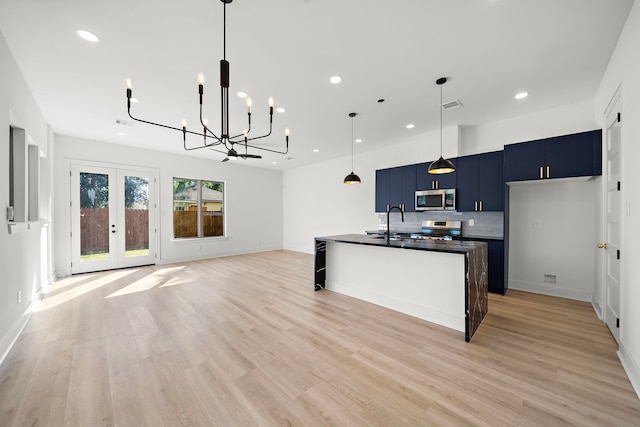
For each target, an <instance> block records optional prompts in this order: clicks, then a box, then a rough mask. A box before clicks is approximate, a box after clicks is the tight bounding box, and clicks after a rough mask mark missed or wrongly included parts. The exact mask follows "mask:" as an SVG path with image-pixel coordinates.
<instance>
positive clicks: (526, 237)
mask: <svg viewBox="0 0 640 427" xmlns="http://www.w3.org/2000/svg"><path fill="white" fill-rule="evenodd" d="M600 180H601V178H600V177H598V178H595V179H591V180H589V181H584V180H579V181H571V180H553V181H550V182H544V183H538V182H534V183H526V184H518V185H511V186H510V188H509V197H510V212H509V218H510V220H509V221H510V223H509V245H510V248H509V249H510V250H509V289H521V290H526V291H530V292H537V293H541V294H548V295H555V296H563V297H567V298H572V299H578V300H582V301H590V300H591V296H592V294H593V289H594V287H595V266H594V264H593V263H592V262H590V261H591V260H593V259H594V258H595V252H596V250H597V249H596V242H595V236H596V232H595V230H596V229H597V226H598V224H597V222H596V200H597V199H598V198H599V197H600V195H599V194H600V193H599V192H600V185H599V184H600ZM558 181H559V182H558ZM545 274H548V275H554V276H556V283H555V284H553V283H545V277H544V275H545Z"/></svg>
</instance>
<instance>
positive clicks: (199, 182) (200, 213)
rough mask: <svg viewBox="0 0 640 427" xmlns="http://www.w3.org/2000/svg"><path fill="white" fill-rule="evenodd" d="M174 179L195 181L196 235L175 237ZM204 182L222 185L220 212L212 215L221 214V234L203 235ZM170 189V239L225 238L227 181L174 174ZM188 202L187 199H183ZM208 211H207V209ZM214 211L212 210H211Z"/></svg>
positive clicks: (179, 240)
mask: <svg viewBox="0 0 640 427" xmlns="http://www.w3.org/2000/svg"><path fill="white" fill-rule="evenodd" d="M176 180H179V181H191V182H194V183H195V187H196V201H195V203H196V206H197V209H196V212H197V215H196V216H197V235H196V236H185V237H176V229H175V212H176V200H175V190H174V188H173V186H174V185H175V182H176ZM205 182H211V183H215V184H221V185H222V191H221V193H222V202H221V204H222V206H221V210H220V213H218V214H217V215H213V216H222V235H220V236H204V235H203V234H204V225H203V216H204V215H203V207H205V205H204V203H205V201H204V199H203V195H202V188H203V184H204V183H205ZM171 184H172V189H171V197H172V202H171V210H172V227H171V228H172V240H173V241H174V242H184V241H189V240H226V239H227V215H226V206H227V204H226V200H227V183H226V181H221V180H215V179H196V178H183V177H179V176H174V177H173V178H172V180H171ZM185 202H189V201H185ZM207 212H208V211H207ZM212 212H214V211H212Z"/></svg>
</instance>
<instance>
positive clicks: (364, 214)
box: [284, 126, 460, 253]
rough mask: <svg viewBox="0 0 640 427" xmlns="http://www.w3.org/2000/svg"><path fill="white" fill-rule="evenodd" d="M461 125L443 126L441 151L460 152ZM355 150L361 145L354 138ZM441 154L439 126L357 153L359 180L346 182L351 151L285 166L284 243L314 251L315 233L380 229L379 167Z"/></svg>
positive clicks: (332, 233) (295, 248)
mask: <svg viewBox="0 0 640 427" xmlns="http://www.w3.org/2000/svg"><path fill="white" fill-rule="evenodd" d="M459 134H460V132H459V128H458V127H457V126H454V127H450V128H446V129H443V136H442V141H443V154H444V156H445V157H447V158H448V157H456V156H457V155H458V146H459ZM355 150H356V153H357V150H358V145H357V144H356V149H355ZM439 156H440V130H437V131H434V132H428V133H423V134H418V135H416V136H412V137H405V138H404V142H403V143H401V144H398V145H395V144H394V145H393V146H392V147H389V148H382V149H378V150H374V151H369V152H365V153H362V154H356V155H355V160H354V172H355V173H356V174H357V175H358V176H359V177H360V179H361V180H362V184H360V185H345V184H344V183H343V180H344V178H345V176H347V174H348V173H349V172H351V157H350V156H349V157H343V158H340V159H335V160H330V161H326V162H322V163H317V164H314V165H310V166H306V167H301V168H297V169H292V170H289V171H285V173H284V221H285V228H284V247H285V249H290V250H295V251H300V252H307V253H313V245H314V240H313V239H314V237H317V236H327V235H334V234H344V233H364V231H365V230H377V229H378V215H377V214H376V213H375V186H376V174H375V172H376V169H383V168H387V167H393V166H400V165H405V164H411V163H421V162H428V161H433V160H436V159H437V158H438V157H439Z"/></svg>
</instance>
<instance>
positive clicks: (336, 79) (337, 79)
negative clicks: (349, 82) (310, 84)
mask: <svg viewBox="0 0 640 427" xmlns="http://www.w3.org/2000/svg"><path fill="white" fill-rule="evenodd" d="M329 81H330V82H331V83H333V84H334V85H337V84H338V83H340V82H341V81H342V77H340V76H332V77H331V78H330V79H329Z"/></svg>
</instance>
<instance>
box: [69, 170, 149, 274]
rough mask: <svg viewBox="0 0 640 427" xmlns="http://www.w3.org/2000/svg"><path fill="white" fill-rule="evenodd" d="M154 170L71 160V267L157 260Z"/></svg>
mask: <svg viewBox="0 0 640 427" xmlns="http://www.w3.org/2000/svg"><path fill="white" fill-rule="evenodd" d="M155 183H156V177H155V175H154V173H153V172H149V171H142V170H129V169H120V168H109V167H101V166H93V165H71V253H72V264H71V272H72V273H73V274H76V273H85V272H89V271H100V270H110V269H114V268H123V267H132V266H136V265H148V264H155V262H156V224H155V221H156V220H155V219H156V214H155V209H156V201H155Z"/></svg>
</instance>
